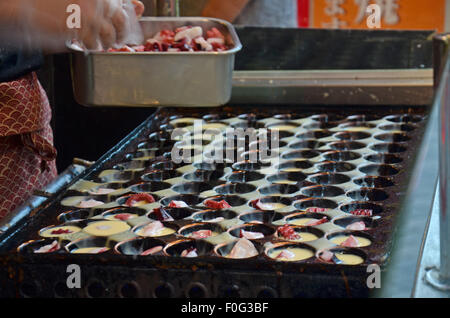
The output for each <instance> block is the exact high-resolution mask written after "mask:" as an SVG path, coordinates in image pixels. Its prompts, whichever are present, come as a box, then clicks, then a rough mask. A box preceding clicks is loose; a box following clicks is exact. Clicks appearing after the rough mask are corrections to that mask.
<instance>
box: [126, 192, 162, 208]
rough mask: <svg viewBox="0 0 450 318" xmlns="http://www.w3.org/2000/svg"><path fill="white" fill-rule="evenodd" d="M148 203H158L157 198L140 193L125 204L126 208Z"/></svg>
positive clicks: (132, 196)
mask: <svg viewBox="0 0 450 318" xmlns="http://www.w3.org/2000/svg"><path fill="white" fill-rule="evenodd" d="M141 201H144V202H147V203H154V202H156V200H155V198H154V197H153V196H152V195H150V194H148V193H138V194H133V195H131V196H130V197H129V198H128V199H127V201H126V202H125V205H126V206H134V205H135V204H136V203H138V202H141Z"/></svg>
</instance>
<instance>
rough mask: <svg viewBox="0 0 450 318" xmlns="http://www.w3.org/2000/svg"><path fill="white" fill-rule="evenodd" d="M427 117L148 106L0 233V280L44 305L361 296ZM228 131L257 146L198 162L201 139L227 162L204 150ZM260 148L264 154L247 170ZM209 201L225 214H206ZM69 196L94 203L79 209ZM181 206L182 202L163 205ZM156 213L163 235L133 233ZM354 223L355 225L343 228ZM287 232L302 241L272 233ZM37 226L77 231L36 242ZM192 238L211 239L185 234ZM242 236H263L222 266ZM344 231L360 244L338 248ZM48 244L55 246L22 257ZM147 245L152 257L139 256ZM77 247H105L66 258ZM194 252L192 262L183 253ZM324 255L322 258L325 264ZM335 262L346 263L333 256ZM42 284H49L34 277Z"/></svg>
mask: <svg viewBox="0 0 450 318" xmlns="http://www.w3.org/2000/svg"><path fill="white" fill-rule="evenodd" d="M426 118H427V109H426V108H425V107H397V106H396V107H387V106H386V107H384V106H375V107H365V108H364V109H363V108H359V107H358V108H356V107H342V106H340V107H319V106H318V107H309V108H293V107H279V108H278V109H274V108H272V109H269V108H256V107H250V106H249V107H239V108H238V107H233V108H232V107H223V108H218V109H209V110H208V112H205V111H203V110H201V109H191V110H189V111H186V110H184V109H178V108H168V109H160V110H159V111H158V112H157V113H156V114H155V115H152V116H151V117H150V118H149V119H147V120H146V121H145V122H144V123H143V124H142V125H141V126H139V127H138V128H137V129H136V130H135V131H134V132H133V133H132V134H130V135H129V136H128V137H126V138H125V139H124V140H123V141H122V142H121V143H120V144H119V145H117V146H116V147H115V148H113V149H111V151H110V152H109V153H108V154H107V155H105V156H104V157H102V158H101V159H100V160H99V161H98V162H97V163H96V164H95V165H93V166H92V167H91V168H90V169H88V171H86V172H85V173H84V174H82V175H81V176H80V177H79V178H78V179H77V180H75V181H74V182H73V183H72V185H71V186H70V187H69V188H68V189H66V190H63V191H61V192H60V193H58V195H57V196H56V197H55V198H53V199H52V201H51V202H50V203H48V204H47V205H46V206H43V207H42V208H41V209H40V210H39V211H38V212H37V213H36V214H35V215H34V216H33V217H31V218H30V219H28V220H26V221H24V222H23V223H22V224H21V225H20V228H15V229H11V231H10V232H7V233H5V234H4V236H3V241H2V244H1V245H0V253H1V259H2V262H3V263H4V264H6V265H7V266H6V267H5V268H9V272H8V273H9V274H8V276H6V272H5V273H4V274H3V275H4V276H3V278H2V276H0V279H2V280H4V281H5V284H6V285H5V286H11V287H12V290H14V293H18V294H19V295H22V296H33V292H34V291H36V290H39V291H40V293H39V295H43V294H42V293H44V294H45V293H48V295H49V296H52V295H55V294H58V293H59V294H61V295H62V296H96V295H97V296H99V295H100V296H117V295H120V296H127V295H130V294H129V291H130V288H131V289H132V290H133V291H134V292H133V293H132V294H133V295H134V296H144V297H148V296H149V297H161V296H162V295H165V296H172V297H173V296H175V297H184V296H187V297H193V296H195V295H196V296H204V297H207V296H219V297H221V296H230V295H231V296H242V297H257V296H261V297H263V296H274V297H277V296H280V297H292V296H334V297H340V296H366V295H367V293H368V289H367V286H366V278H367V275H368V273H367V271H366V269H367V266H368V265H369V264H377V265H379V266H381V268H383V265H384V264H386V262H387V261H388V259H389V251H390V247H391V244H392V242H393V238H394V236H393V233H394V230H395V226H397V225H398V226H401V225H399V224H396V223H395V220H396V216H397V213H398V212H399V211H400V207H401V204H402V199H403V196H404V194H405V193H406V189H407V186H408V182H409V177H410V175H411V169H412V165H413V162H414V159H415V152H416V149H418V146H419V144H420V142H421V138H422V134H423V131H424V128H425V124H426ZM194 125H195V129H194ZM199 125H202V127H200V126H199ZM199 127H200V128H199ZM229 128H235V129H241V130H243V131H246V130H245V129H249V128H250V130H247V132H248V131H253V132H256V135H257V136H259V137H261V138H260V139H257V140H256V141H255V140H253V141H251V140H249V137H244V142H243V145H244V148H245V149H243V151H241V152H239V154H240V157H239V158H236V155H237V154H238V152H237V151H234V152H233V151H231V153H232V154H234V155H235V158H233V159H230V158H226V156H225V160H223V161H222V162H205V160H203V161H198V160H197V159H198V156H199V155H201V154H204V157H203V158H212V156H213V155H217V154H218V153H217V152H219V151H218V150H217V149H219V148H214V149H211V148H208V146H209V145H211V144H212V143H215V144H216V145H219V144H220V145H223V144H224V145H226V146H225V148H223V151H224V154H225V155H226V150H230V148H231V150H233V149H234V148H235V147H234V148H233V147H230V146H229V145H227V144H226V140H223V139H221V138H219V137H217V139H214V140H213V141H211V140H206V141H205V139H207V138H206V136H211V135H214V134H216V133H217V131H218V132H219V133H218V134H217V136H223V135H224V134H223V133H224V132H226V130H227V129H229ZM251 129H254V130H251ZM235 131H236V130H235ZM265 131H269V134H268V136H269V139H268V140H267V143H266V144H264V138H262V133H263V132H265ZM275 131H277V132H278V134H277V133H276V132H275ZM175 136H177V137H175ZM188 136H190V137H188ZM200 136H203V137H204V138H203V140H199V139H201V138H199V137H200ZM172 137H174V138H175V139H176V140H172ZM272 137H273V138H272ZM208 138H209V137H208ZM239 138H240V137H232V136H231V135H230V138H229V139H232V140H233V141H236V140H237V139H239ZM189 140H192V141H193V143H192V144H190V143H189ZM174 145H177V147H178V148H177V149H178V154H179V155H180V154H181V155H183V154H184V155H186V156H188V155H193V156H194V157H193V158H191V159H193V162H180V161H179V160H176V158H174V157H173V155H174V152H172V150H173V149H174ZM237 145H240V144H239V143H238V144H237ZM252 145H256V147H257V148H256V150H255V148H252ZM266 145H268V146H269V147H270V154H271V155H273V157H272V158H269V159H268V158H260V157H257V158H258V159H257V160H256V161H252V160H251V159H254V157H252V155H253V154H254V152H256V153H257V154H258V155H259V154H260V152H261V150H262V149H264V147H266ZM258 147H259V148H258ZM212 150H214V151H215V152H216V153H215V154H214V153H212V152H211V151H212ZM180 151H181V152H180ZM252 152H253V153H252ZM208 156H209V157H208ZM196 158H197V159H196ZM216 159H217V157H216ZM108 190H109V191H108ZM105 192H108V193H105ZM143 193H144V194H149V195H151V196H152V197H153V198H154V199H155V202H147V201H144V202H140V203H142V205H140V206H135V207H133V208H130V207H127V206H126V203H127V202H129V201H128V200H129V198H130V196H131V195H133V194H143ZM139 198H140V197H138V199H137V201H139ZM207 200H213V201H215V202H221V201H222V200H224V201H225V202H226V203H227V204H228V205H229V206H226V207H223V208H211V207H208V205H207V204H206V201H207ZM81 201H84V202H90V203H91V204H98V203H99V202H101V203H102V204H101V205H98V206H95V207H94V208H89V207H87V208H86V207H80V206H79V204H80V202H81ZM180 201H182V202H184V203H186V205H187V206H186V207H176V208H174V207H170V203H171V202H180ZM95 202H97V203H95ZM256 203H259V205H255V204H256ZM159 207H163V208H164V209H165V211H166V212H167V213H169V215H170V216H171V217H172V219H171V220H170V219H167V220H166V219H164V220H161V221H163V222H162V224H163V225H164V228H165V229H167V232H165V233H166V235H161V236H155V237H144V236H142V235H140V234H139V233H142V232H140V230H141V229H142V226H145V225H146V224H149V223H151V222H154V221H155V220H158V216H157V215H156V214H155V213H156V211H155V208H159ZM124 214H130V215H132V217H130V218H128V216H126V215H125V216H123V215H124ZM370 214H371V215H370ZM114 216H119V219H114ZM111 218H113V219H111ZM319 221H320V222H319ZM96 222H119V223H120V224H121V226H123V225H124V224H126V225H127V226H123V227H122V229H121V230H117V231H116V232H114V231H112V232H100V233H98V232H92V231H89V230H86V228H89V229H92V226H93V224H94V225H95V224H96ZM354 223H358V224H359V226H361V225H363V229H360V228H358V227H350V228H349V227H348V226H349V225H352V224H354ZM99 224H100V223H99ZM108 224H111V223H106V225H108ZM285 224H289V225H290V226H292V228H293V229H294V230H295V232H296V233H297V234H299V235H300V237H301V240H295V241H293V240H289V239H286V238H285V237H283V235H280V231H279V228H280V227H282V226H283V225H285ZM100 225H101V226H103V225H104V224H103V223H101V224H100ZM49 226H53V227H56V228H57V230H61V228H60V227H61V226H75V228H78V229H79V231H78V230H77V231H75V232H74V233H70V234H67V235H63V237H61V236H58V237H53V238H48V237H42V233H44V232H42V229H48V227H49ZM51 229H52V228H51ZM101 229H102V230H105V229H106V230H107V231H109V230H110V229H109V228H107V227H106V228H105V227H101ZM203 230H205V231H212V233H214V234H215V236H213V237H208V238H196V237H193V236H192V233H194V232H196V231H203ZM241 230H244V231H248V232H256V233H262V235H263V236H262V237H255V238H251V239H250V241H251V242H252V244H253V246H254V248H255V250H256V251H257V253H258V255H255V256H253V257H248V258H245V259H233V258H228V257H226V256H227V253H230V251H231V250H232V249H233V247H234V244H236V242H237V241H238V240H239V237H240V235H242V233H243V232H241ZM40 233H41V234H40ZM57 233H59V232H57ZM350 235H352V236H353V237H356V238H357V240H358V243H361V245H362V246H341V245H340V244H341V243H342V241H343V240H345V239H347V238H348V237H350ZM342 237H344V239H342ZM303 238H305V239H303ZM30 240H32V242H31V243H30V242H29V241H30ZM42 240H44V242H42ZM55 240H56V241H58V243H59V244H60V248H59V249H58V250H57V251H54V252H51V253H39V254H38V253H33V251H36V249H38V248H40V247H42V246H43V245H45V244H49V243H52V242H54V241H55ZM158 244H159V245H158ZM30 246H35V247H30ZM158 246H160V247H161V248H159V247H158ZM154 247H156V249H155V250H154V251H155V252H154V253H152V254H151V255H146V256H142V255H139V254H140V253H142V252H145V251H149V250H150V249H152V248H154ZM77 248H99V249H102V248H104V249H102V250H101V252H100V253H99V254H73V253H71V252H72V251H73V250H74V249H77ZM193 249H196V255H195V257H192V258H190V257H182V256H181V255H182V253H183V251H186V252H189V251H192V250H193ZM285 249H289V250H290V251H294V252H299V254H298V255H302V257H300V259H301V260H298V261H292V260H284V259H282V258H281V259H280V258H276V257H274V255H278V254H279V252H281V251H283V250H285ZM298 249H300V250H298ZM96 251H97V252H98V251H99V250H96ZM152 251H153V250H152ZM324 251H331V252H332V253H333V254H334V258H332V259H330V261H328V262H327V261H324V259H322V252H324ZM274 253H275V254H274ZM305 253H306V254H305ZM342 254H349V255H351V256H352V257H353V258H352V260H357V261H356V262H355V264H354V265H350V263H348V264H345V262H343V261H342V260H341V261H339V260H336V258H335V257H336V256H339V255H342ZM296 255H297V254H296ZM298 255H297V256H298ZM297 256H296V257H297ZM68 264H79V265H80V266H81V267H82V270H83V271H85V273H87V274H86V275H88V276H86V277H87V282H86V288H85V289H82V290H77V291H73V290H68V289H66V288H63V286H62V285H61V282H64V281H65V278H64V277H66V266H67V265H68ZM19 273H23V274H24V275H22V274H20V275H19ZM38 273H39V275H38ZM46 275H54V276H55V277H56V279H54V280H46V279H45V277H46ZM6 277H10V278H6ZM25 277H28V278H30V279H29V280H27V279H26V278H25ZM30 282H31V284H32V285H33V286H32V287H30V286H28V285H27V284H30ZM55 284H57V288H56V287H55ZM24 286H25V287H24ZM99 286H100V287H99ZM130 286H131V287H130ZM163 291H164V292H163ZM5 293H6V291H5ZM124 293H125V294H124Z"/></svg>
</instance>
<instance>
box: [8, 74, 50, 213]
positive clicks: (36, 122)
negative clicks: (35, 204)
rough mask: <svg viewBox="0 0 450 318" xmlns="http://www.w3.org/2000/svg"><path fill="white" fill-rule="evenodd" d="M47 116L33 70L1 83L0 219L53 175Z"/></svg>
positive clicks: (41, 90)
mask: <svg viewBox="0 0 450 318" xmlns="http://www.w3.org/2000/svg"><path fill="white" fill-rule="evenodd" d="M50 120H51V109H50V104H49V102H48V99H47V95H46V94H45V91H44V89H43V88H42V86H41V84H40V83H39V81H38V78H37V76H36V74H35V73H30V74H28V75H25V76H23V77H21V78H19V79H18V80H15V81H12V82H7V83H0V219H2V218H3V217H5V216H6V215H8V214H9V213H10V212H11V211H13V210H14V209H15V208H16V207H18V206H19V205H21V204H22V203H24V202H25V201H26V200H27V199H28V198H29V197H30V196H31V195H32V193H33V191H34V190H36V189H42V188H44V187H45V186H46V185H47V184H48V183H49V182H51V181H52V180H53V179H54V178H55V177H56V175H57V172H56V164H55V158H56V149H55V148H54V147H53V132H52V129H51V127H50Z"/></svg>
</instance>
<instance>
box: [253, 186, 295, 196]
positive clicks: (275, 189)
mask: <svg viewBox="0 0 450 318" xmlns="http://www.w3.org/2000/svg"><path fill="white" fill-rule="evenodd" d="M299 190H300V188H299V187H297V186H296V185H293V184H272V185H270V186H267V187H263V188H260V189H259V190H258V191H259V193H261V194H262V195H264V196H268V195H287V194H293V193H295V192H298V191H299Z"/></svg>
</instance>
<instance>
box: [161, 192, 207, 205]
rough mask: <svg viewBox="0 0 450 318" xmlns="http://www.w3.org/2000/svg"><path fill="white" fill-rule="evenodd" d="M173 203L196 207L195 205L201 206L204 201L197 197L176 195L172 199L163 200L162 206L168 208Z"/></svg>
mask: <svg viewBox="0 0 450 318" xmlns="http://www.w3.org/2000/svg"><path fill="white" fill-rule="evenodd" d="M172 201H183V202H185V203H186V204H187V205H188V206H195V205H198V204H200V202H201V201H202V199H201V198H200V197H199V196H197V195H192V194H181V195H174V196H171V197H167V198H164V199H162V200H161V204H162V205H164V206H168V205H169V204H170V202H172Z"/></svg>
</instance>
